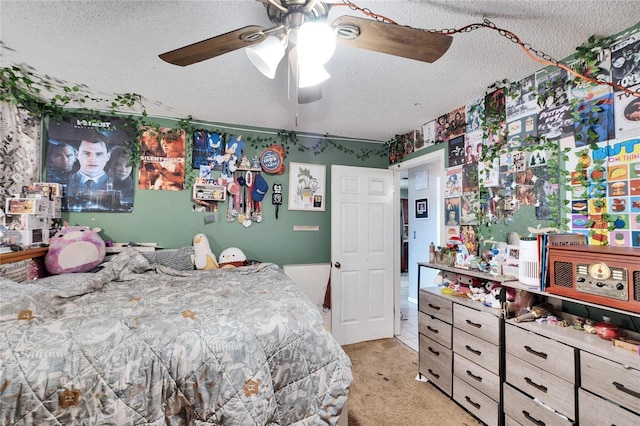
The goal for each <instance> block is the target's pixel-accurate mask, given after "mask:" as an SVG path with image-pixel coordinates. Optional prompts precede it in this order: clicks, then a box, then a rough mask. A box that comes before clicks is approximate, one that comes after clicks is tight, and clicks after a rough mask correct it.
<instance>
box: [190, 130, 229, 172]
mask: <svg viewBox="0 0 640 426" xmlns="http://www.w3.org/2000/svg"><path fill="white" fill-rule="evenodd" d="M224 149H225V144H224V140H223V138H222V135H220V134H219V133H216V132H208V131H206V130H199V131H196V132H194V133H193V155H192V167H193V168H194V169H200V166H209V167H210V170H222V165H221V164H219V163H217V162H216V161H215V159H216V157H219V156H221V155H222V153H223V152H224Z"/></svg>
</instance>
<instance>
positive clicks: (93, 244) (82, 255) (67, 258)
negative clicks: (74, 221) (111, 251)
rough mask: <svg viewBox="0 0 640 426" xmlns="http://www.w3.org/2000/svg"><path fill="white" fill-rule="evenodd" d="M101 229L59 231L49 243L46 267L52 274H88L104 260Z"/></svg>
mask: <svg viewBox="0 0 640 426" xmlns="http://www.w3.org/2000/svg"><path fill="white" fill-rule="evenodd" d="M98 232H100V228H93V229H91V228H89V227H88V226H69V225H65V227H64V228H62V229H61V230H59V231H58V232H57V233H56V234H55V235H54V236H53V237H52V238H51V241H50V243H49V250H48V251H47V254H46V255H45V257H44V265H45V267H46V268H47V271H49V273H50V274H53V275H58V274H68V273H72V272H88V271H90V270H92V269H93V268H95V267H96V266H98V265H99V264H100V262H102V261H103V260H104V257H105V254H106V248H105V243H104V241H103V240H102V238H100V236H99V235H98Z"/></svg>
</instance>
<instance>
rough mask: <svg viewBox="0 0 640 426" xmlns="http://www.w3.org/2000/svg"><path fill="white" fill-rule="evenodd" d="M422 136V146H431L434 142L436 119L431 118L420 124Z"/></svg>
mask: <svg viewBox="0 0 640 426" xmlns="http://www.w3.org/2000/svg"><path fill="white" fill-rule="evenodd" d="M422 138H423V139H424V146H425V147H427V146H431V145H433V144H435V143H436V121H435V120H431V121H429V122H428V123H425V124H424V125H423V126H422Z"/></svg>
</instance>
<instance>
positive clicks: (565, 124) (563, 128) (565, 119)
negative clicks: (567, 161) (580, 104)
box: [538, 104, 584, 145]
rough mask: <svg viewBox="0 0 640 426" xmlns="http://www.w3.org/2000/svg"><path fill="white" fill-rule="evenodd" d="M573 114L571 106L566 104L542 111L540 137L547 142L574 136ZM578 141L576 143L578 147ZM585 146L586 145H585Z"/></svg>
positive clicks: (539, 119)
mask: <svg viewBox="0 0 640 426" xmlns="http://www.w3.org/2000/svg"><path fill="white" fill-rule="evenodd" d="M573 132H574V130H573V114H572V112H571V105H569V104H564V105H560V106H556V107H551V108H548V109H545V110H542V111H540V113H539V115H538V136H539V137H545V138H546V139H547V140H550V141H552V140H559V139H564V138H567V137H570V136H573ZM577 144H578V141H576V145H577ZM583 144H584V143H583Z"/></svg>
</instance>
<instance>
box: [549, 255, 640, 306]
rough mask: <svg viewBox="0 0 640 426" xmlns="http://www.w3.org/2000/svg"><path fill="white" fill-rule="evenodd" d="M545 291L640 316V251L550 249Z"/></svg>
mask: <svg viewBox="0 0 640 426" xmlns="http://www.w3.org/2000/svg"><path fill="white" fill-rule="evenodd" d="M548 249H549V282H547V285H546V289H545V291H547V292H549V293H553V294H557V295H560V296H566V297H570V298H573V299H578V300H582V301H586V302H591V303H597V304H599V305H603V306H607V307H611V308H617V309H623V310H626V311H631V312H636V313H640V249H638V248H630V247H610V246H589V245H569V246H562V245H560V246H551V245H550V246H548Z"/></svg>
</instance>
